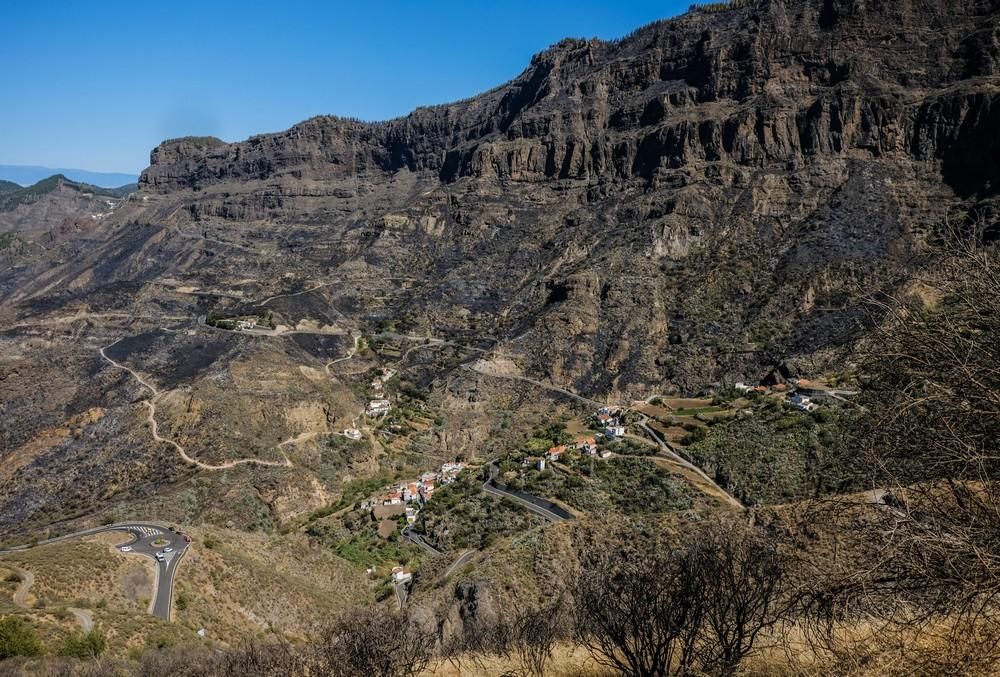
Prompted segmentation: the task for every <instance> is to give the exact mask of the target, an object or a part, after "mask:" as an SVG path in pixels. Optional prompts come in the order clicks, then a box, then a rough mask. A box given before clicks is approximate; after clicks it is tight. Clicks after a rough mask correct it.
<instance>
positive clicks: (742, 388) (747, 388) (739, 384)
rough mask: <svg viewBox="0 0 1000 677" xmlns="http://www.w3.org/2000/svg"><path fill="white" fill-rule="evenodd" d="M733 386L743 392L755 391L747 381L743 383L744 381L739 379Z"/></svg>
mask: <svg viewBox="0 0 1000 677" xmlns="http://www.w3.org/2000/svg"><path fill="white" fill-rule="evenodd" d="M733 387H734V388H736V389H737V390H738V391H740V392H741V393H749V392H753V386H748V385H747V384H746V383H743V382H742V381H737V382H736V384H735V385H733Z"/></svg>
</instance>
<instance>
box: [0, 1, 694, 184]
mask: <svg viewBox="0 0 1000 677" xmlns="http://www.w3.org/2000/svg"><path fill="white" fill-rule="evenodd" d="M688 4H689V1H686V2H676V1H673V0H661V1H659V2H657V1H654V0H631V1H629V0H534V1H531V2H528V1H522V0H518V1H516V2H503V1H494V2H483V1H481V0H465V1H449V2H434V1H433V0H412V1H411V2H403V1H398V2H390V1H387V0H368V1H362V2H351V3H347V2H333V1H330V2H321V1H319V0H316V1H311V2H306V1H305V0H277V1H272V2H257V1H255V0H242V1H236V0H228V1H227V0H204V1H203V2H189V1H188V0H164V1H162V2H145V1H143V0H129V1H128V2H119V1H118V0H108V1H102V2H94V1H93V0H90V1H88V2H83V1H82V0H63V1H56V0H2V1H0V68H2V69H3V71H2V72H3V75H2V76H0V102H2V105H0V164H31V165H46V166H50V167H76V168H81V169H89V170H95V171H122V172H138V171H140V170H141V169H142V168H144V167H145V166H146V164H147V162H148V160H149V151H150V149H151V148H152V147H153V146H155V145H156V144H157V143H159V142H160V141H161V140H163V139H166V138H171V137H176V136H184V135H188V134H197V135H213V136H218V137H221V138H223V139H225V140H227V141H234V140H238V139H243V138H246V137H247V136H250V135H252V134H257V133H262V132H269V131H277V130H281V129H285V128H287V127H289V126H290V125H292V124H295V123H296V122H298V121H300V120H304V119H305V118H308V117H311V116H313V115H319V114H337V115H345V116H355V117H359V118H362V119H366V120H380V119H386V118H391V117H396V116H399V115H404V114H406V113H407V112H409V111H410V110H412V109H413V108H414V107H416V106H419V105H425V104H434V103H444V102H447V101H452V100H455V99H460V98H464V97H467V96H471V95H473V94H475V93H477V92H479V91H482V90H484V89H488V88H490V87H493V86H495V85H497V84H500V83H501V82H504V81H506V80H509V79H510V78H512V77H514V76H515V75H517V74H518V73H520V72H521V71H522V70H523V69H524V68H525V67H526V66H527V64H528V61H529V59H530V58H531V55H532V54H534V53H535V52H538V51H541V50H542V49H544V48H545V47H547V46H548V45H550V44H552V43H554V42H557V41H558V40H560V39H561V38H563V37H581V38H589V37H595V36H596V37H601V38H614V37H619V36H621V35H624V34H626V33H628V32H630V31H631V30H632V29H634V28H636V27H638V26H640V25H642V24H646V23H649V22H650V21H653V20H655V19H658V18H663V17H667V16H674V15H676V14H679V13H681V12H682V11H684V10H685V9H686V8H687V6H688Z"/></svg>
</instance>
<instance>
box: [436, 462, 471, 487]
mask: <svg viewBox="0 0 1000 677" xmlns="http://www.w3.org/2000/svg"><path fill="white" fill-rule="evenodd" d="M463 470H465V464H464V463H445V464H444V465H442V466H441V472H440V474H439V475H438V480H440V482H441V484H451V483H452V482H454V481H455V478H456V477H458V473H460V472H462V471H463Z"/></svg>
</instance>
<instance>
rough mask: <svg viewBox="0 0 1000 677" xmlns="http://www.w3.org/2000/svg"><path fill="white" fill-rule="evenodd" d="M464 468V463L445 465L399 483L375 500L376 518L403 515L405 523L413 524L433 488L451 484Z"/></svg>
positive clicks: (431, 493) (432, 492)
mask: <svg viewBox="0 0 1000 677" xmlns="http://www.w3.org/2000/svg"><path fill="white" fill-rule="evenodd" d="M465 468H466V465H465V464H464V463H445V464H444V465H442V466H441V469H440V470H439V471H438V472H433V471H430V472H425V473H424V474H422V475H421V476H420V478H419V479H417V480H414V481H412V482H402V483H400V484H399V485H397V486H396V487H395V488H394V489H393V490H392V491H390V492H389V493H387V494H385V495H384V496H382V497H381V498H379V499H376V501H375V506H374V507H373V512H374V513H376V515H375V516H376V518H379V517H381V516H382V515H383V514H384V515H386V516H389V515H394V514H395V515H398V514H403V515H405V516H406V523H407V524H413V523H414V522H416V521H417V514H418V513H419V512H420V506H421V505H423V504H424V503H426V502H427V501H429V500H430V499H431V496H433V495H434V488H435V486H437V485H439V484H440V485H445V484H451V483H452V482H454V481H455V478H456V477H457V476H458V473H460V472H462V471H463V470H464V469H465ZM387 506H388V509H387V508H386V507H387ZM394 506H400V507H396V508H394Z"/></svg>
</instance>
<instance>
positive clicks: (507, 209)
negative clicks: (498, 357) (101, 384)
mask: <svg viewBox="0 0 1000 677" xmlns="http://www.w3.org/2000/svg"><path fill="white" fill-rule="evenodd" d="M998 4H1000V3H997V2H995V1H990V0H960V1H959V2H948V3H946V2H943V0H901V1H899V2H876V1H874V0H807V1H805V2H802V1H791V0H756V1H740V2H735V3H733V4H731V5H730V6H728V7H725V8H718V7H713V8H704V9H695V10H693V11H691V12H689V13H688V14H686V15H684V16H683V17H680V18H678V19H674V20H666V21H661V22H658V23H655V24H652V25H649V26H646V27H644V28H641V29H639V30H637V31H636V32H634V33H633V34H632V35H630V36H628V37H626V38H624V39H622V40H619V41H614V42H602V41H597V40H591V41H582V40H564V41H563V42H561V43H559V44H557V45H555V46H554V47H552V48H551V49H549V50H547V51H545V52H543V53H541V54H539V55H537V56H536V57H535V58H534V59H533V60H532V62H531V64H530V66H529V67H528V69H527V70H525V71H524V73H522V74H521V75H520V76H519V77H517V78H516V79H514V80H513V81H511V82H509V83H507V84H505V85H502V86H500V87H497V88H496V89H494V90H491V91H489V92H486V93H484V94H482V95H479V96H477V97H474V98H471V99H468V100H466V101H461V102H457V103H453V104H448V105H442V106H436V107H431V108H422V109H418V110H416V111H414V112H413V113H411V114H410V115H408V116H406V117H404V118H400V119H396V120H391V121H388V122H382V123H363V122H359V121H354V120H344V119H339V118H334V117H318V118H313V119H311V120H307V121H306V122H303V123H301V124H299V125H296V126H294V127H292V128H291V129H289V130H287V131H284V132H280V133H277V134H266V135H261V136H257V137H253V138H250V139H248V140H246V141H243V142H240V143H233V144H226V143H223V142H221V141H218V140H217V139H204V138H200V139H193V138H188V139H179V140H174V141H168V142H165V143H163V144H161V145H160V146H159V147H157V148H156V149H155V150H154V151H153V152H152V155H151V164H150V167H149V168H148V169H147V170H146V171H145V172H144V173H143V175H142V177H141V180H140V189H141V190H140V193H139V195H138V196H137V197H136V198H135V199H134V200H133V204H132V206H131V208H130V209H128V210H124V213H125V215H126V216H127V218H128V219H130V221H128V223H142V224H148V225H150V226H152V227H153V228H158V229H165V232H164V233H163V234H162V235H158V236H157V237H160V238H162V242H160V241H159V240H158V241H157V242H158V245H157V246H162V247H163V248H164V249H163V251H162V255H161V256H160V257H158V258H157V257H148V256H147V257H145V258H144V259H142V260H141V261H140V260H133V259H130V258H128V257H129V255H128V253H127V251H125V252H123V253H122V254H121V255H122V256H124V257H125V259H127V260H128V261H129V264H128V265H125V266H119V267H107V266H105V267H104V268H103V269H102V272H101V277H102V278H103V281H104V282H105V283H106V282H107V281H108V280H109V279H110V280H119V281H124V280H130V281H135V280H153V279H156V278H157V277H162V276H163V275H170V276H172V277H181V278H185V279H190V280H192V281H196V282H198V283H200V284H201V285H202V286H204V283H205V280H206V278H211V280H213V281H216V282H217V281H220V280H225V279H227V278H229V279H243V278H247V279H251V280H252V281H251V282H250V283H248V284H249V285H250V288H248V289H246V290H245V291H246V293H247V295H248V296H258V297H259V296H266V295H268V294H273V293H281V292H284V291H287V289H286V286H287V285H288V284H290V282H289V280H292V281H293V282H291V284H293V286H294V284H300V285H301V286H305V284H306V283H307V281H313V282H315V281H322V280H335V279H346V278H350V279H352V280H358V279H362V280H363V281H364V283H363V284H364V291H358V290H357V289H360V287H358V288H357V289H354V290H350V289H346V288H345V289H344V290H342V292H341V293H340V296H339V297H338V300H337V309H338V311H339V312H344V313H347V314H348V315H350V316H351V317H352V318H356V319H358V320H361V321H373V320H377V319H380V318H385V317H392V318H395V319H396V320H398V321H402V322H403V323H404V324H407V325H409V326H412V327H417V328H420V329H422V330H426V331H428V332H431V333H433V334H435V335H443V334H452V335H460V336H464V335H477V336H482V335H489V336H492V337H495V338H497V339H498V340H499V342H500V344H501V345H502V346H503V347H504V348H506V349H507V350H508V351H509V352H510V354H511V355H512V356H513V357H514V359H515V361H517V362H518V363H519V364H520V365H521V366H522V367H524V368H526V369H528V370H530V371H534V372H536V373H538V372H540V373H542V374H543V375H544V376H546V377H548V378H551V379H552V380H554V381H558V382H560V383H565V384H571V385H573V386H575V387H578V388H581V389H583V390H588V391H594V392H597V391H620V392H621V393H622V394H625V393H627V394H640V393H646V392H648V391H649V389H651V388H658V387H663V386H667V387H669V386H675V387H678V388H680V389H682V390H696V389H698V388H700V387H702V386H704V385H705V384H707V383H710V382H712V381H715V380H719V379H722V378H729V377H737V376H750V377H752V376H753V375H755V374H756V373H760V372H761V371H762V370H766V369H767V368H768V367H769V366H771V365H773V363H774V362H776V361H780V360H787V359H794V358H802V359H818V360H819V362H817V363H815V364H813V367H814V368H818V367H819V366H821V362H822V356H823V355H824V354H825V351H826V350H827V349H828V348H830V347H831V346H837V345H840V344H841V343H843V342H844V341H845V340H847V338H849V336H850V335H851V333H852V332H853V331H854V330H855V329H856V328H857V327H856V324H857V323H856V320H858V318H859V317H860V311H859V305H858V290H859V289H871V288H873V287H875V286H877V285H880V284H882V283H885V282H888V281H889V280H890V279H893V278H894V276H896V275H897V274H898V273H899V272H900V270H902V269H905V268H906V266H908V265H910V264H909V263H908V262H909V261H910V260H911V259H912V257H913V255H914V253H917V252H919V251H920V249H921V246H922V243H923V241H924V239H925V237H926V235H927V233H928V232H930V231H931V230H932V229H933V228H934V227H935V225H936V224H937V223H939V222H940V221H941V220H942V219H943V218H944V217H945V215H950V217H953V218H958V219H961V218H962V217H964V215H966V214H967V213H969V211H970V210H971V209H976V210H978V213H981V214H990V213H992V212H991V211H990V209H989V207H990V206H991V205H992V204H993V203H994V202H995V193H996V188H997V186H998V185H1000V148H998V146H997V144H998V141H997V136H996V134H995V130H996V129H998V128H1000V98H998V97H1000V87H998V85H1000V80H998V78H997V75H998V63H1000V29H998V16H997V12H998ZM124 218H125V217H123V219H124ZM122 222H123V223H126V222H125V221H124V220H123V221H122ZM175 228H176V229H179V230H177V231H176V232H174V231H173V230H171V229H175ZM124 232H128V234H127V235H125V234H123V235H122V237H123V238H125V237H129V238H133V239H134V238H136V237H137V235H136V233H135V231H134V229H132V230H131V231H129V229H127V228H126V229H124ZM182 232H183V233H192V232H197V233H200V237H202V238H208V240H204V241H215V242H216V243H233V245H234V246H239V247H242V249H240V250H238V252H230V254H231V255H228V254H227V255H226V256H225V257H215V258H214V259H213V260H212V261H211V262H210V263H209V262H208V261H207V259H205V258H204V257H203V258H201V259H199V258H198V255H194V254H193V253H192V252H193V249H192V248H193V247H194V244H193V243H192V241H191V239H190V238H187V239H185V238H181V237H180V236H179V234H180V233H182ZM171 233H173V234H171ZM134 246H139V245H134ZM123 260H124V259H123ZM178 261H183V262H184V263H182V264H178V263H177V262H178ZM262 269H263V270H266V271H267V273H266V274H265V275H260V274H259V272H260V271H261V270H262ZM79 274H80V273H78V272H73V273H71V274H70V277H71V278H72V277H74V276H75V275H79ZM295 281H297V282H295ZM41 288H42V289H45V294H47V295H51V290H50V288H49V287H48V286H47V285H46V286H45V287H41ZM296 288H300V287H296ZM34 293H35V292H32V294H34ZM374 298H377V299H380V300H379V301H378V302H374V301H373V300H372V299H374ZM298 312H300V313H301V314H302V316H303V317H305V316H307V315H308V314H309V313H308V310H306V309H300V310H299V311H298Z"/></svg>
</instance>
